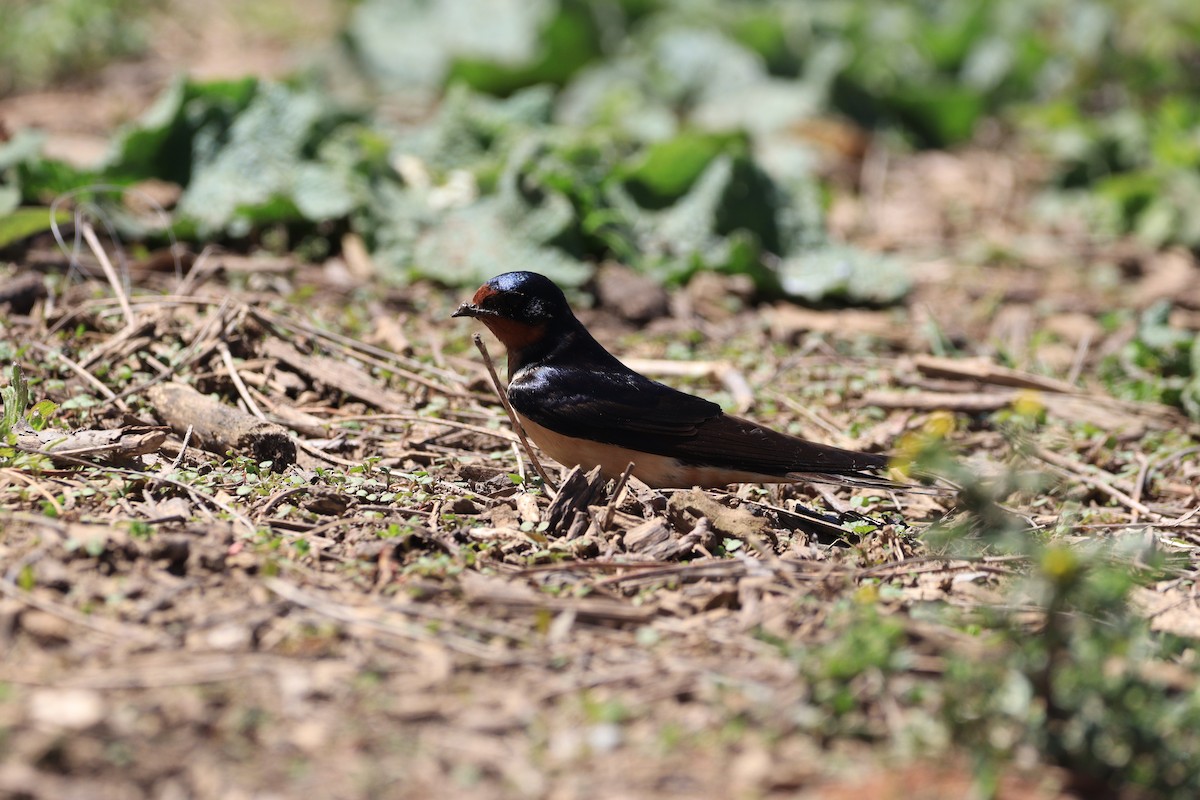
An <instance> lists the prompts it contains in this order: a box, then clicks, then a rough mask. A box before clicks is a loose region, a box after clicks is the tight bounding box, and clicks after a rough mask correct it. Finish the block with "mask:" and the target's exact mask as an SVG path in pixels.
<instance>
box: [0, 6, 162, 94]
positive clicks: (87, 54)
mask: <svg viewBox="0 0 1200 800" xmlns="http://www.w3.org/2000/svg"><path fill="white" fill-rule="evenodd" d="M160 5H161V0H5V2H4V4H3V24H0V95H3V94H6V93H8V92H12V91H17V90H29V89H38V88H41V87H44V86H46V85H47V84H49V83H51V82H52V81H56V80H63V79H73V78H79V77H81V76H84V75H86V74H87V73H88V72H89V71H90V70H94V69H97V68H99V67H102V66H104V65H105V64H106V63H108V62H109V61H112V60H113V59H114V58H121V57H123V56H131V55H136V54H138V53H140V52H141V51H142V50H143V48H144V47H145V43H146V34H147V30H146V25H145V17H146V14H147V13H148V12H149V11H151V10H153V9H154V8H156V7H158V6H160Z"/></svg>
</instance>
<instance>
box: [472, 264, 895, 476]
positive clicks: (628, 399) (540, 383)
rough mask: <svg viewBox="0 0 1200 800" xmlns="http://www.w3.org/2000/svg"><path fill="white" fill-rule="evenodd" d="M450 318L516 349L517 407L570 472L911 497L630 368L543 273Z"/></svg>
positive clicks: (828, 452) (863, 460)
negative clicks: (806, 484)
mask: <svg viewBox="0 0 1200 800" xmlns="http://www.w3.org/2000/svg"><path fill="white" fill-rule="evenodd" d="M452 316H455V317H475V318H476V319H478V320H479V321H480V322H482V323H483V324H484V325H486V326H487V327H488V329H489V330H491V332H492V333H493V334H495V336H496V338H497V339H499V340H500V342H501V343H502V344H503V345H504V346H505V348H506V349H507V350H508V376H509V382H508V400H509V402H510V404H511V405H512V407H513V410H514V411H515V412H516V414H517V417H518V419H519V420H520V423H521V426H522V427H523V428H524V429H525V432H526V434H528V436H529V438H531V439H532V440H533V441H534V442H535V443H537V445H538V447H540V448H541V449H542V450H544V451H545V452H546V453H548V454H549V455H550V456H552V457H553V458H554V459H555V460H556V461H558V462H560V463H562V464H563V465H565V466H568V467H569V466H574V465H580V466H582V467H585V468H591V467H594V466H597V465H599V466H600V468H601V470H602V472H603V474H604V475H605V476H606V477H615V476H618V475H620V474H621V473H622V472H624V471H625V468H626V466H627V465H628V464H629V463H630V462H632V463H633V464H634V468H633V473H632V474H633V475H635V476H637V477H638V478H640V479H641V480H642V481H644V482H645V483H647V484H649V485H650V486H653V487H655V488H689V487H692V486H701V487H705V488H714V487H720V486H727V485H729V484H732V483H787V482H793V481H813V482H822V483H835V484H843V485H853V486H868V487H876V488H908V487H907V486H905V485H903V484H897V483H894V482H892V481H889V480H887V479H886V478H883V477H881V476H880V475H879V474H877V473H878V472H880V471H882V470H884V469H885V468H886V467H887V463H888V459H887V456H884V455H879V454H875V453H859V452H855V451H852V450H843V449H841V448H838V447H831V446H829V445H825V444H818V443H817V442H810V441H807V440H805V439H801V438H799V437H796V436H790V435H788V434H785V433H780V432H778V431H774V430H771V429H770V428H766V427H763V426H762V425H758V424H756V423H754V422H751V421H750V420H747V419H742V418H741V417H735V416H732V415H730V414H726V413H725V412H724V411H722V410H721V407H720V406H719V405H717V404H716V403H714V402H712V401H709V400H705V399H703V398H701V397H696V396H695V395H691V394H686V393H685V392H681V391H679V390H677V389H673V388H671V387H670V386H666V385H665V384H662V383H659V382H658V381H654V380H651V379H650V378H647V377H646V376H644V375H641V374H639V373H637V372H635V371H633V370H632V369H630V368H629V367H627V366H625V365H624V364H622V363H621V362H620V361H619V360H617V358H616V357H615V356H613V355H612V354H611V353H609V352H608V351H607V350H605V349H604V347H603V346H602V345H601V344H600V343H599V342H597V341H596V340H595V339H594V338H592V335H591V334H590V333H588V331H587V329H586V328H585V327H584V326H583V324H582V323H581V322H580V321H579V320H578V319H576V317H575V314H574V313H573V312H572V311H571V307H570V305H568V303H567V299H566V297H565V296H564V295H563V293H562V290H561V289H559V288H558V286H556V285H555V284H554V282H553V281H551V280H550V279H549V278H547V277H545V276H544V275H539V274H537V273H536V272H506V273H504V274H503V275H498V276H496V277H495V278H492V279H491V280H490V281H488V282H487V283H485V284H483V286H481V287H479V290H478V291H477V292H475V295H474V297H472V298H471V300H470V302H467V303H463V304H462V305H461V306H459V307H458V310H457V311H455V312H454V314H453V315H452Z"/></svg>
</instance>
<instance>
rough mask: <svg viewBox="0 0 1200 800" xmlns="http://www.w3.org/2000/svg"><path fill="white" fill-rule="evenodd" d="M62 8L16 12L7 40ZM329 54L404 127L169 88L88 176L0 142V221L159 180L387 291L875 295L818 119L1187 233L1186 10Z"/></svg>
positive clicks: (520, 37)
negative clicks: (825, 167)
mask: <svg viewBox="0 0 1200 800" xmlns="http://www.w3.org/2000/svg"><path fill="white" fill-rule="evenodd" d="M150 2H151V0H121V2H115V0H114V2H109V3H103V4H96V5H95V6H91V5H89V6H88V8H89V9H92V10H91V11H89V12H88V13H90V14H93V15H98V14H101V11H99V10H97V9H107V10H108V11H109V12H111V13H116V11H117V10H121V11H123V12H128V13H133V12H135V11H137V10H141V9H144V8H146V7H147V6H148V4H149V3H150ZM76 5H77V4H74V3H72V2H70V0H55V1H54V2H50V3H46V4H40V5H38V4H29V3H22V4H20V7H19V9H18V13H17V14H16V15H15V16H14V19H15V20H16V23H15V24H14V25H10V26H6V28H5V31H6V35H10V36H11V32H12V31H18V30H25V28H26V27H28V26H36V25H37V24H39V22H38V20H40V19H42V16H43V15H44V14H45V13H48V11H47V10H48V9H51V8H60V7H61V8H64V9H65V8H74V7H75V6H76ZM63 13H66V12H63ZM80 13H81V14H82V12H80ZM129 33H130V35H132V29H131V31H130V32H129ZM92 38H93V41H94V42H95V43H96V45H97V46H98V47H101V46H103V47H107V48H108V49H109V50H115V51H118V52H119V51H120V47H119V46H118V45H117V44H115V43H111V44H107V45H105V44H104V42H105V41H106V40H105V39H104V37H100V36H95V37H92ZM343 41H344V42H345V44H346V50H347V52H349V53H350V54H351V56H352V60H353V61H354V63H355V64H357V66H358V69H359V71H360V73H361V75H362V77H363V78H364V82H365V83H366V85H368V86H369V87H372V88H373V90H374V91H376V92H379V93H381V94H385V95H389V96H391V97H392V98H393V102H399V103H410V104H412V105H413V106H414V109H425V110H426V111H425V112H424V113H419V114H416V115H414V117H415V118H419V119H422V120H424V121H423V122H419V123H413V124H410V126H409V127H407V128H405V129H404V130H401V131H397V130H395V129H393V128H392V127H391V126H389V125H387V124H385V123H383V122H381V121H379V120H378V119H377V118H375V117H374V116H373V115H372V114H370V113H367V112H366V111H363V110H361V107H360V108H356V109H353V110H347V109H345V108H340V107H339V106H338V103H337V101H336V100H335V99H333V97H331V96H330V94H329V93H328V92H327V91H326V90H324V89H322V88H320V87H318V86H317V85H316V84H315V82H314V81H312V80H311V79H310V80H307V81H296V82H291V83H288V84H285V85H279V86H271V85H266V84H262V83H259V82H256V81H254V80H250V79H247V80H245V81H235V82H223V83H214V84H197V83H190V82H183V83H180V84H178V85H176V86H175V87H173V88H172V89H171V90H170V91H169V92H168V93H167V94H166V95H165V96H164V97H163V98H162V100H161V101H160V103H159V104H158V106H156V108H155V109H154V110H152V111H151V112H150V113H149V114H148V115H147V116H146V117H145V118H144V119H143V120H142V121H140V122H139V123H137V124H136V125H134V126H132V127H131V128H130V129H128V130H126V131H125V132H123V133H122V134H121V136H120V137H119V138H118V140H117V141H116V142H115V143H114V152H113V154H112V156H111V157H110V158H109V160H108V161H107V162H106V163H105V164H103V165H101V167H100V168H99V169H96V170H91V171H83V172H81V171H78V170H74V169H71V168H70V167H67V166H66V165H64V164H60V163H56V162H52V161H48V160H45V159H42V158H41V157H40V156H39V155H38V154H37V152H36V148H33V149H30V147H29V142H28V140H25V141H22V142H21V143H20V145H21V148H23V150H22V152H21V153H19V154H17V155H14V149H18V148H16V143H14V142H10V143H8V145H5V146H4V148H3V151H4V152H2V153H0V175H2V177H0V213H7V212H10V211H12V210H13V209H15V208H16V206H17V205H19V204H27V205H28V204H44V203H46V202H48V201H49V200H50V199H51V198H53V197H55V196H57V195H58V194H61V193H62V192H64V191H67V190H70V189H74V188H77V187H79V186H82V185H86V184H89V183H95V182H107V183H115V184H118V185H127V184H130V183H132V182H135V181H137V180H141V179H145V178H158V179H164V180H169V181H173V182H176V183H178V184H180V185H181V186H182V187H183V188H184V195H183V199H182V201H181V202H180V204H179V206H178V208H177V209H176V215H175V223H176V224H177V226H178V228H179V233H181V234H182V235H184V236H200V237H206V238H207V237H214V236H220V237H233V238H240V237H245V236H249V235H256V234H258V233H260V232H261V231H263V230H264V229H266V228H270V227H272V226H276V227H278V226H282V227H283V228H284V229H286V231H287V232H288V233H289V235H292V236H293V237H295V236H299V237H301V238H304V237H310V238H311V237H331V236H334V235H337V234H339V233H340V232H342V231H345V230H352V231H355V232H357V233H359V234H361V235H362V236H363V237H364V239H365V240H366V241H367V242H368V244H369V245H370V246H371V248H372V252H373V254H374V256H375V258H376V260H377V262H378V263H379V264H380V265H381V266H382V268H383V270H384V273H385V275H386V276H388V277H391V278H393V279H395V280H407V279H410V278H412V277H414V276H421V275H426V276H430V275H431V276H435V277H438V278H440V279H442V280H446V281H449V282H462V283H471V282H474V281H477V280H479V279H481V278H483V277H486V276H487V275H489V274H492V273H494V272H496V271H499V270H501V269H505V268H509V267H511V266H512V265H514V264H522V265H524V266H527V267H531V268H541V269H544V270H546V271H547V272H548V273H549V274H551V275H553V276H554V277H556V278H557V279H559V280H561V281H563V282H566V283H572V282H579V281H581V280H583V279H584V278H585V277H586V275H587V274H588V269H587V266H586V265H587V264H589V263H592V262H595V261H600V260H604V259H618V260H621V261H623V262H626V263H629V264H631V265H632V266H634V267H636V268H638V269H641V270H643V271H645V272H648V273H650V274H653V275H656V276H657V277H659V278H660V279H662V280H665V281H679V280H684V279H686V278H687V277H688V276H689V275H691V274H692V273H694V272H696V271H697V270H720V271H726V272H739V273H747V274H749V275H751V276H752V277H753V278H754V279H755V281H756V283H757V285H758V286H759V288H760V290H761V291H763V292H764V293H768V294H779V293H783V294H788V295H791V296H794V297H799V298H804V299H807V300H810V301H814V302H819V301H829V300H833V301H837V302H848V303H875V304H886V303H890V302H895V301H896V300H898V299H899V298H901V297H903V296H904V294H905V293H906V291H907V289H908V286H909V282H908V277H907V270H906V267H905V265H904V264H903V263H902V262H900V261H898V260H895V259H890V258H884V257H881V256H879V255H877V254H872V253H867V252H864V251H861V250H858V249H856V248H853V247H848V246H846V245H843V244H839V243H836V242H833V241H830V240H829V238H828V236H827V235H826V233H825V222H824V209H823V201H822V191H821V185H820V182H819V178H818V177H817V173H816V165H817V164H818V162H819V160H820V158H821V155H820V150H819V147H820V145H819V144H817V143H814V142H813V141H810V140H808V139H806V138H805V136H804V135H802V134H799V133H797V131H800V130H803V127H804V125H805V123H806V122H808V121H811V120H813V119H814V118H822V117H828V116H830V115H834V116H840V117H842V118H844V119H848V120H852V121H854V122H855V123H857V124H858V125H859V126H862V127H864V128H866V129H868V130H874V131H886V132H889V133H890V134H891V140H892V141H893V142H895V141H897V140H906V141H907V142H908V143H909V145H910V146H915V147H947V146H954V145H956V144H961V143H963V142H966V141H968V140H970V139H971V137H972V136H974V135H975V134H976V132H977V130H978V129H979V125H980V123H981V121H982V120H984V119H986V118H989V117H990V118H997V119H999V120H1001V121H1007V122H1008V123H1009V124H1010V125H1012V126H1015V128H1016V129H1017V130H1018V131H1020V132H1022V133H1023V134H1025V135H1028V136H1030V137H1031V138H1032V140H1033V141H1036V142H1039V143H1040V144H1041V146H1042V147H1044V148H1045V150H1046V152H1047V153H1048V154H1049V155H1050V157H1051V159H1052V163H1053V164H1054V165H1055V178H1054V181H1053V184H1052V187H1051V188H1055V189H1057V190H1060V191H1065V192H1068V193H1072V194H1078V195H1082V198H1083V201H1084V204H1085V206H1086V207H1087V208H1089V209H1090V211H1091V212H1092V216H1093V218H1094V219H1095V221H1096V224H1097V225H1100V226H1102V227H1103V228H1104V229H1106V230H1111V231H1113V232H1114V233H1127V232H1135V233H1138V234H1140V235H1142V236H1144V237H1146V238H1148V239H1149V240H1151V241H1152V242H1153V243H1155V244H1164V245H1165V244H1170V243H1182V244H1185V245H1189V246H1193V247H1194V246H1200V222H1197V219H1196V216H1195V214H1193V213H1191V211H1192V209H1194V208H1195V206H1196V202H1197V201H1198V200H1200V113H1198V112H1197V110H1196V109H1197V107H1198V106H1197V103H1196V102H1195V100H1196V97H1197V92H1198V87H1200V77H1198V75H1200V69H1197V64H1198V63H1200V4H1195V3H1186V2H1182V0H1149V2H1146V3H1132V2H1127V0H1011V2H1008V3H993V2H989V0H823V1H822V2H812V3H796V2H792V1H791V0H755V1H753V2H751V0H741V1H737V0H686V1H685V0H499V1H498V0H442V2H438V3H429V2H425V1H424V0H361V2H359V3H357V4H356V5H355V6H354V7H353V9H352V10H351V11H350V13H349V16H348V22H347V26H346V30H345V31H344V37H343ZM45 52H47V53H52V52H53V51H52V50H47V51H45ZM81 52H82V51H81ZM56 58H58V61H56V63H58V62H59V61H60V62H61V65H62V68H63V69H68V68H69V65H70V63H72V62H70V61H69V60H67V59H66V58H65V56H63V57H61V58H60V57H56ZM402 163H403V164H404V165H406V166H405V167H404V168H403V169H402V168H401V167H400V165H401V164H402ZM292 243H293V244H294V241H293V242H292ZM318 249H320V248H318ZM325 249H328V248H325Z"/></svg>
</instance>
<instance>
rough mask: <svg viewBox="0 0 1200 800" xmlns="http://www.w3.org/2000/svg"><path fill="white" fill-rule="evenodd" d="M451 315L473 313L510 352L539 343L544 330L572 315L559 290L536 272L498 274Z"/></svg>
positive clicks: (544, 333)
mask: <svg viewBox="0 0 1200 800" xmlns="http://www.w3.org/2000/svg"><path fill="white" fill-rule="evenodd" d="M451 316H455V317H475V318H476V319H478V320H479V321H480V322H482V323H483V324H484V325H486V326H487V327H488V329H489V330H491V332H492V333H494V334H495V335H496V338H497V339H499V340H500V341H501V342H502V343H503V344H504V346H505V347H507V348H508V349H509V351H510V352H512V351H515V350H521V349H523V348H525V347H528V346H530V345H533V344H536V343H538V342H539V341H540V340H541V339H542V338H543V337H544V336H545V335H546V332H547V330H549V329H551V328H553V327H554V326H556V325H562V324H569V323H570V322H571V321H572V320H574V319H575V315H574V314H573V313H571V307H570V306H569V305H568V304H567V298H566V297H565V296H564V295H563V293H562V290H561V289H559V288H558V287H557V286H555V285H554V281H552V280H550V279H549V278H547V277H546V276H545V275H539V274H538V273H536V272H505V273H504V274H503V275H497V276H496V277H494V278H492V279H491V280H490V281H488V282H487V283H485V284H484V285H483V286H480V287H479V289H478V291H476V292H475V295H474V296H473V297H472V298H471V299H470V301H469V302H466V303H463V304H462V305H460V306H459V307H458V310H457V311H455V312H454V313H453V314H452V315H451Z"/></svg>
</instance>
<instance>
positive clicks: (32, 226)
mask: <svg viewBox="0 0 1200 800" xmlns="http://www.w3.org/2000/svg"><path fill="white" fill-rule="evenodd" d="M55 220H56V221H57V222H58V224H60V225H65V224H67V223H69V222H70V221H71V212H70V211H68V210H66V209H59V210H58V211H56V212H54V213H53V214H52V213H51V212H50V209H48V208H36V207H28V208H18V209H16V210H15V211H11V212H9V213H7V214H0V248H3V247H8V246H9V245H11V244H15V243H16V242H19V241H21V240H22V239H26V238H28V237H30V236H33V235H35V234H38V233H44V232H46V231H48V230H50V228H51V224H52V221H55Z"/></svg>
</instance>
